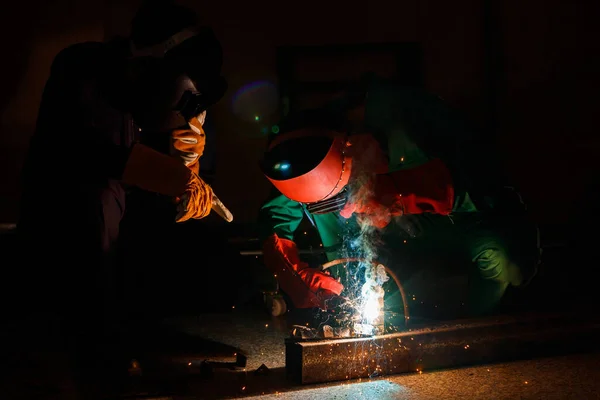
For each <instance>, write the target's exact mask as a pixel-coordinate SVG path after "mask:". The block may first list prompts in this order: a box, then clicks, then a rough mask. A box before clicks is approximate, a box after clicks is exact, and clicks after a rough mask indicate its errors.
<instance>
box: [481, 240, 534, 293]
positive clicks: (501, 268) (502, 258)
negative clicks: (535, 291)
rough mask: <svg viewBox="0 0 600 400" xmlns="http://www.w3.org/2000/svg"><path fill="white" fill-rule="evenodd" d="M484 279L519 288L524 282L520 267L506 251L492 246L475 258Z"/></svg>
mask: <svg viewBox="0 0 600 400" xmlns="http://www.w3.org/2000/svg"><path fill="white" fill-rule="evenodd" d="M473 261H474V262H475V265H476V267H477V271H478V272H479V275H480V276H481V278H482V279H484V280H488V281H495V282H501V283H510V284H511V285H515V286H518V285H520V284H521V282H522V280H523V279H522V275H521V272H520V270H519V267H518V266H517V265H516V264H514V263H513V262H512V261H511V260H510V259H509V258H508V256H507V254H506V252H505V250H504V249H503V248H501V247H500V246H497V245H491V246H489V247H488V248H485V249H483V250H481V251H480V252H479V253H477V254H476V255H475V257H474V258H473Z"/></svg>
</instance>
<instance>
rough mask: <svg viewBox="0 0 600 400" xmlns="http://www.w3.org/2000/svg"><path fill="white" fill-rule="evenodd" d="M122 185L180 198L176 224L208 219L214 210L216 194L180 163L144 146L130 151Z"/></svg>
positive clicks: (137, 146) (138, 145)
mask: <svg viewBox="0 0 600 400" xmlns="http://www.w3.org/2000/svg"><path fill="white" fill-rule="evenodd" d="M122 181H123V183H126V184H129V185H133V186H137V187H139V188H140V189H143V190H147V191H150V192H155V193H160V194H164V195H167V196H171V197H174V198H177V199H178V200H179V201H178V211H179V212H178V215H177V218H176V221H177V222H183V221H187V220H188V219H190V218H195V219H200V218H204V217H206V216H207V215H208V214H209V213H210V210H211V208H212V199H213V191H212V188H211V187H210V186H209V185H208V184H207V183H205V182H204V181H203V180H202V179H200V177H198V175H196V174H195V173H194V172H193V171H191V170H190V169H189V168H187V167H186V166H185V165H183V164H182V163H181V161H180V160H179V159H177V158H175V157H171V156H168V155H165V154H162V153H159V152H158V151H156V150H153V149H151V148H150V147H147V146H144V145H142V144H139V143H137V144H135V145H134V146H133V148H132V150H131V153H130V155H129V158H128V159H127V164H126V165H125V170H124V172H123V176H122Z"/></svg>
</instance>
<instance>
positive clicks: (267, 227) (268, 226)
mask: <svg viewBox="0 0 600 400" xmlns="http://www.w3.org/2000/svg"><path fill="white" fill-rule="evenodd" d="M302 218H304V211H303V209H302V205H301V204H300V203H298V202H296V201H294V200H290V199H288V198H287V197H285V196H284V195H282V194H281V193H279V191H277V190H276V189H275V188H273V189H272V193H271V196H270V197H269V199H268V200H267V201H266V202H265V203H264V204H263V205H262V207H261V208H260V212H259V214H258V229H259V238H260V240H261V242H263V241H264V240H265V239H266V238H267V237H269V236H270V235H272V234H273V233H276V234H277V236H279V237H281V238H285V239H288V240H293V239H294V232H295V231H296V230H297V229H298V226H299V225H300V222H302Z"/></svg>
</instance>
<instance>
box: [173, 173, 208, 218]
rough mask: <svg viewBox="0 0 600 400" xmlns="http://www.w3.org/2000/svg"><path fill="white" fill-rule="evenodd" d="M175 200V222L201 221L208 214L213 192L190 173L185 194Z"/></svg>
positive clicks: (196, 176)
mask: <svg viewBox="0 0 600 400" xmlns="http://www.w3.org/2000/svg"><path fill="white" fill-rule="evenodd" d="M177 200H178V203H177V217H175V220H176V221H177V222H184V221H187V220H188V219H190V218H194V219H201V218H204V217H206V216H207V215H208V214H210V210H211V209H212V203H213V191H212V188H211V187H210V186H209V185H208V184H207V183H206V182H204V181H203V180H202V179H201V178H200V177H199V176H198V175H196V174H195V173H194V172H192V174H191V176H190V179H189V181H188V184H187V187H186V189H185V193H183V194H182V195H181V196H180V197H179V198H178V199H177Z"/></svg>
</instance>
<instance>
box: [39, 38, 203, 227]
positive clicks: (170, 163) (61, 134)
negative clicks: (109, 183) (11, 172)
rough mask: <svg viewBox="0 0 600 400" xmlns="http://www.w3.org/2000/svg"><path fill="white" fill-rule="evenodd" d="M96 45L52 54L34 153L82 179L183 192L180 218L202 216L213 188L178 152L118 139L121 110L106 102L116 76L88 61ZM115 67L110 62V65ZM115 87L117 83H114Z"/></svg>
mask: <svg viewBox="0 0 600 400" xmlns="http://www.w3.org/2000/svg"><path fill="white" fill-rule="evenodd" d="M98 51H102V49H99V48H89V47H74V48H69V49H67V50H64V51H63V52H61V53H60V54H59V55H58V56H57V57H56V59H55V61H54V63H53V65H52V69H51V74H50V78H49V79H48V82H47V84H46V88H45V91H44V95H43V99H42V107H41V108H40V114H39V116H38V132H37V134H39V135H38V136H39V137H38V138H36V139H38V143H37V145H38V146H37V147H38V154H39V153H40V152H46V153H48V152H50V153H49V154H51V155H52V156H53V157H52V158H49V157H48V156H47V155H46V156H44V159H51V160H52V163H53V164H54V165H55V168H56V169H55V172H57V173H61V174H64V175H66V176H68V177H69V178H70V179H74V180H76V181H78V182H80V183H83V182H87V183H90V184H93V183H97V182H103V181H105V180H107V179H115V180H121V181H122V182H124V183H126V184H130V185H134V186H138V187H140V188H141V189H144V190H148V191H152V192H156V193H160V194H164V195H168V196H173V197H179V198H182V199H183V201H182V202H181V203H180V204H181V207H180V208H181V210H180V213H179V215H178V221H180V222H181V221H185V220H187V219H190V218H202V217H205V216H206V215H208V213H209V212H210V209H211V206H212V198H213V193H212V189H211V188H210V186H208V185H207V184H206V183H204V182H203V181H202V180H201V179H200V178H199V177H198V176H197V175H196V174H195V173H193V172H192V171H191V170H189V169H188V168H186V166H185V165H184V164H182V163H181V161H180V160H179V159H177V158H174V157H170V156H168V155H164V154H161V153H159V152H157V151H154V150H152V149H150V148H148V147H146V146H144V145H142V144H134V145H133V146H132V147H128V146H125V145H122V144H121V143H119V139H118V138H120V136H121V135H120V132H121V129H123V128H124V124H123V120H122V117H121V116H122V114H121V113H120V112H118V111H116V110H115V109H114V108H113V107H112V106H111V105H109V104H107V103H106V98H107V96H110V93H111V92H110V90H111V89H110V88H107V87H106V85H109V84H117V82H102V80H101V78H100V77H101V76H105V75H103V74H101V73H99V71H97V68H102V66H97V65H92V64H93V62H94V60H97V59H101V60H102V59H103V58H102V57H97V56H96V54H98V53H96V52H98ZM112 67H114V66H112ZM115 90H116V89H115Z"/></svg>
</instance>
